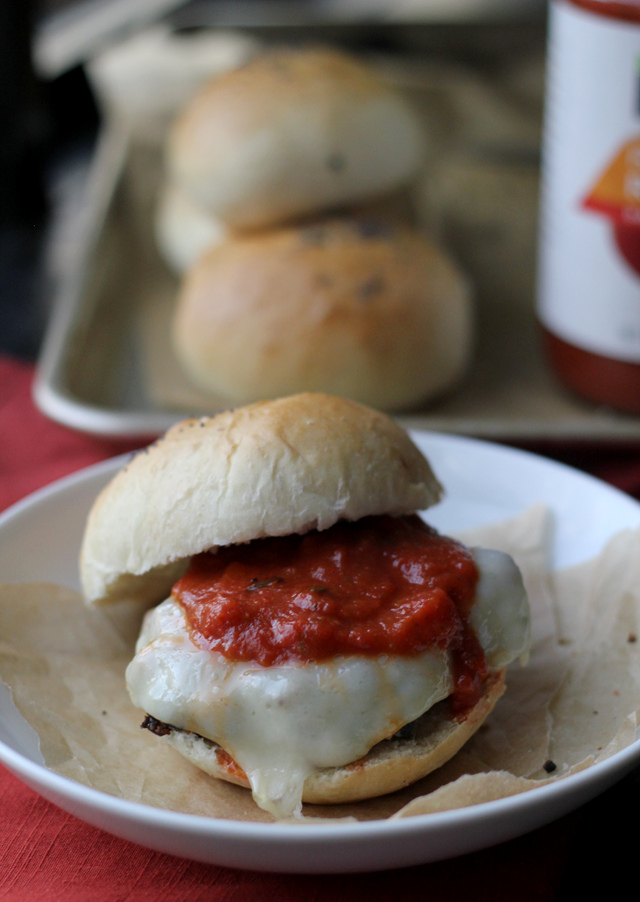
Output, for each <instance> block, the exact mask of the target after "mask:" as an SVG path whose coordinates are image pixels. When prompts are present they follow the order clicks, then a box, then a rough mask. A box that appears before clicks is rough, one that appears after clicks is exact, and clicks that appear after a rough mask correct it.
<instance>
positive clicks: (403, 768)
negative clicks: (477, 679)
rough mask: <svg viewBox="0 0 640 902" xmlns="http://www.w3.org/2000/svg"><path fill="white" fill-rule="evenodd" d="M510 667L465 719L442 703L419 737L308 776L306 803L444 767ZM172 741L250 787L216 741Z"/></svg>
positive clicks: (372, 793)
mask: <svg viewBox="0 0 640 902" xmlns="http://www.w3.org/2000/svg"><path fill="white" fill-rule="evenodd" d="M504 677H505V671H504V670H500V671H498V672H496V673H494V674H491V676H489V677H488V679H487V681H486V683H485V689H484V693H483V695H482V697H481V698H480V700H479V701H478V703H477V704H476V705H475V707H473V708H472V709H471V710H470V711H469V712H468V713H467V715H466V717H465V718H464V719H463V720H460V721H458V720H453V719H451V718H450V717H449V715H448V708H447V703H446V702H443V703H441V704H440V705H436V706H435V708H432V709H431V710H430V711H427V713H426V714H423V716H422V717H421V718H420V719H419V721H418V722H417V735H416V737H415V739H399V740H398V739H391V740H387V741H384V742H381V743H378V745H376V746H375V747H374V748H373V749H372V750H371V751H370V752H369V754H368V755H366V756H365V757H364V758H361V759H360V760H359V761H355V762H354V763H353V764H347V765H345V766H344V767H333V768H327V769H326V770H322V771H318V772H317V773H315V774H312V775H311V776H310V777H308V778H307V780H306V781H305V784H304V792H303V795H302V800H303V802H307V803H309V804H313V805H326V804H341V803H345V802H356V801H360V800H362V799H371V798H375V797H377V796H381V795H386V794H387V793H390V792H395V791H396V790H398V789H403V788H404V787H405V786H410V785H411V784H412V783H415V782H416V780H420V779H422V778H423V777H426V776H427V774H430V773H431V772H432V771H434V770H436V769H437V768H439V767H441V766H442V765H443V764H445V763H446V762H447V761H449V759H450V758H453V756H454V755H455V754H456V752H458V751H459V750H460V749H461V748H462V746H463V745H464V744H465V743H466V742H467V741H468V740H469V739H470V738H471V736H472V735H473V734H474V733H475V732H476V730H477V729H478V728H479V727H480V726H481V725H482V724H483V722H484V721H485V720H486V718H487V717H488V716H489V714H490V713H491V711H492V710H493V708H494V707H495V705H496V702H497V701H498V699H499V698H500V696H501V695H502V694H503V692H504V690H505V683H504ZM163 738H165V739H166V741H167V742H168V743H169V744H170V745H172V746H173V748H175V749H176V751H178V752H180V754H182V755H184V756H185V758H187V759H188V760H189V761H191V763H192V764H195V765H196V767H199V768H200V769H201V770H204V771H205V772H206V773H208V774H209V775H210V776H212V777H216V778H217V779H220V780H226V781H227V782H229V783H235V784H237V785H238V786H245V787H248V786H249V783H248V781H247V780H246V778H244V779H243V776H242V772H241V771H239V769H238V768H237V765H235V762H234V761H233V759H231V758H229V756H228V755H226V754H224V755H219V754H217V753H216V749H217V748H218V749H219V747H216V746H215V745H213V746H212V745H211V743H208V742H206V741H205V740H203V739H202V738H200V737H198V736H197V735H196V734H194V733H186V732H179V731H172V732H171V733H170V734H169V735H167V736H166V737H163Z"/></svg>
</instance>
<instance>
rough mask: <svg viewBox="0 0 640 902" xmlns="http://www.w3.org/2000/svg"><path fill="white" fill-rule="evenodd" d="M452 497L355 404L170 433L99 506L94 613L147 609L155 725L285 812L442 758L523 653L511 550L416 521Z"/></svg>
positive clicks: (390, 431) (416, 775)
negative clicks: (127, 604) (122, 606)
mask: <svg viewBox="0 0 640 902" xmlns="http://www.w3.org/2000/svg"><path fill="white" fill-rule="evenodd" d="M441 494H442V489H441V486H440V484H439V483H438V481H437V478H436V477H435V475H434V473H433V471H432V469H431V467H430V465H429V463H428V461H427V460H426V459H425V457H424V456H423V455H422V453H421V452H420V451H419V449H418V448H417V447H416V445H415V444H414V443H413V442H412V441H411V439H410V437H409V436H408V435H407V433H406V432H405V431H404V430H402V429H401V428H400V427H399V426H398V425H397V424H396V423H395V422H394V421H392V420H391V419H389V418H388V417H386V416H385V415H383V414H381V413H378V412H376V411H374V410H371V409H369V408H367V407H364V406H362V405H360V404H357V403H355V402H352V401H347V400H344V399H339V398H335V397H331V396H327V395H320V394H301V395H295V396H291V397H287V398H282V399H278V400H275V401H270V402H261V403H258V404H254V405H251V406H248V407H244V408H240V409H237V410H234V411H227V412H224V413H221V414H218V415H217V416H214V417H210V418H203V419H192V420H186V421H183V422H182V423H179V424H177V425H175V426H173V427H172V428H171V429H170V430H169V431H168V432H167V433H166V435H165V436H164V437H163V438H162V439H160V440H159V441H158V442H157V443H155V444H154V445H152V446H151V447H150V448H148V449H147V450H146V451H145V452H144V453H140V454H138V455H137V456H136V457H135V458H134V459H133V460H131V461H130V462H129V463H128V464H127V465H126V466H125V467H124V468H123V469H122V470H121V471H120V472H119V473H118V474H117V475H116V477H115V478H114V479H113V480H112V481H111V482H110V483H109V485H108V486H107V487H106V488H105V489H104V490H103V491H102V493H101V494H100V495H99V496H98V498H97V499H96V501H95V503H94V505H93V508H92V510H91V512H90V515H89V518H88V522H87V526H86V530H85V535H84V540H83V544H82V550H81V559H80V570H81V579H82V585H83V591H84V595H85V599H86V601H87V603H89V604H102V603H108V602H110V601H115V600H117V599H122V598H137V599H139V600H140V602H141V603H144V604H146V605H148V606H150V610H149V611H148V612H147V613H146V615H145V619H144V622H143V626H142V630H141V633H140V637H139V639H138V642H137V645H136V652H135V656H134V658H133V660H132V661H131V663H130V664H129V666H128V668H127V673H126V681H127V686H128V689H129V693H130V695H131V699H132V702H133V704H134V705H136V706H137V707H139V708H140V709H141V710H142V712H144V719H143V726H145V727H146V728H147V729H148V730H149V731H150V732H151V733H153V734H155V735H156V736H157V737H159V739H160V740H161V741H163V742H165V743H167V744H168V745H171V746H173V748H174V749H176V750H177V751H178V752H180V753H181V754H182V755H184V756H186V758H188V759H189V760H190V761H191V762H192V763H193V764H195V765H196V766H198V767H200V768H201V769H203V770H204V771H205V772H207V773H208V774H210V775H211V776H212V777H214V778H218V779H222V780H227V781H229V782H232V783H236V784H239V785H243V786H247V787H249V788H250V789H251V791H252V793H253V797H254V799H255V801H256V803H257V804H258V805H259V806H261V807H262V808H264V809H265V810H267V811H269V812H270V813H271V814H272V815H273V816H274V817H276V818H287V817H292V816H296V815H298V814H299V813H300V812H301V806H302V803H303V802H310V803H321V804H330V803H338V802H349V801H356V800H360V799H366V798H371V797H375V796H379V795H383V794H385V793H389V792H393V791H394V790H397V789H399V788H401V787H404V786H407V785H408V784H410V783H413V782H414V781H416V780H418V779H420V778H421V777H423V776H425V775H426V774H428V773H429V772H430V771H432V770H434V769H435V768H437V767H439V766H440V765H441V764H443V763H444V762H445V761H447V760H448V759H449V758H450V757H452V756H453V755H454V754H455V753H456V752H457V751H458V749H459V748H460V747H461V746H462V745H463V744H464V743H465V742H466V741H467V739H468V738H469V737H470V736H471V735H472V734H473V733H474V732H475V730H477V729H478V727H479V726H480V725H481V724H482V722H483V721H484V720H485V718H486V717H487V715H488V714H489V713H490V711H491V710H492V708H493V707H494V705H495V704H496V702H497V700H498V699H499V697H500V695H501V694H502V692H503V691H504V685H505V683H504V678H505V669H506V667H507V665H508V664H509V663H510V662H511V661H513V660H515V659H517V658H522V657H523V656H525V655H526V653H527V649H528V644H529V610H528V604H527V598H526V593H525V590H524V587H523V583H522V578H521V576H520V573H519V571H518V569H517V567H516V566H515V564H514V563H513V561H512V560H511V559H510V558H509V557H508V556H507V555H504V554H502V553H500V552H496V551H487V550H480V549H468V548H466V547H465V546H464V545H462V544H460V543H459V542H456V541H454V540H452V539H448V538H446V537H443V536H441V535H439V534H438V533H437V532H436V531H435V530H434V529H432V528H431V527H429V526H428V525H427V524H426V523H425V521H424V520H423V519H422V517H421V516H420V515H419V514H418V512H420V511H423V510H425V509H426V508H428V507H429V506H431V505H432V504H435V503H436V502H437V501H439V499H440V497H441ZM150 741H156V739H155V738H153V739H152V737H150Z"/></svg>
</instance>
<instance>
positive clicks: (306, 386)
mask: <svg viewBox="0 0 640 902" xmlns="http://www.w3.org/2000/svg"><path fill="white" fill-rule="evenodd" d="M472 338H473V316H472V306H471V299H470V291H469V286H468V284H467V281H466V280H465V279H464V278H463V276H462V275H461V273H460V272H459V271H458V269H457V268H456V266H455V265H454V264H453V263H452V262H451V260H449V258H448V257H446V256H445V254H444V253H443V252H442V251H441V250H440V249H439V248H437V247H436V246H435V245H434V244H432V243H431V242H430V241H429V240H428V239H427V238H426V237H424V236H423V235H421V234H420V233H418V232H417V231H414V230H413V229H411V228H410V227H408V226H405V225H403V224H401V223H399V222H392V221H389V220H381V219H370V218H366V217H365V218H351V219H346V218H342V219H329V220H324V221H322V222H316V223H313V224H310V223H307V224H306V225H303V226H299V227H293V226H292V227H288V228H284V229H280V230H274V231H271V232H268V233H261V234H256V235H250V236H249V235H248V236H244V237H236V238H234V239H232V240H229V241H228V242H226V243H225V244H224V245H222V246H220V247H218V248H215V249H213V250H211V251H209V252H207V253H205V254H204V255H203V256H202V257H200V258H199V260H198V261H197V263H196V265H195V266H194V267H193V268H192V269H191V270H190V271H189V273H188V274H187V277H186V279H185V281H184V283H183V285H182V288H181V291H180V294H179V297H178V302H177V305H176V310H175V317H174V323H173V345H174V350H175V353H176V356H177V358H178V360H179V361H180V363H181V364H182V366H183V368H184V370H185V373H186V374H187V375H188V376H189V377H190V378H191V380H192V381H193V382H194V383H195V384H197V385H198V386H199V387H201V388H203V389H205V390H207V391H209V392H211V393H213V394H215V395H217V396H219V397H222V398H225V399H227V400H228V401H229V402H230V403H234V404H245V403H250V402H252V401H255V400H259V399H263V398H275V397H280V396H282V395H287V394H293V393H295V392H299V391H323V392H327V393H329V394H335V395H341V396H344V397H349V398H353V399H354V400H357V401H360V402H362V403H363V404H369V405H371V406H372V407H378V408H381V409H385V410H400V409H406V408H409V407H412V406H415V405H417V404H419V403H421V402H424V401H427V400H430V399H432V398H434V397H435V396H438V395H440V394H442V393H444V392H445V391H446V390H448V389H449V388H450V387H451V386H452V385H454V384H455V383H456V382H457V381H458V379H459V378H460V377H461V376H462V374H463V373H464V371H465V369H466V366H467V363H468V360H469V357H470V353H471V346H472Z"/></svg>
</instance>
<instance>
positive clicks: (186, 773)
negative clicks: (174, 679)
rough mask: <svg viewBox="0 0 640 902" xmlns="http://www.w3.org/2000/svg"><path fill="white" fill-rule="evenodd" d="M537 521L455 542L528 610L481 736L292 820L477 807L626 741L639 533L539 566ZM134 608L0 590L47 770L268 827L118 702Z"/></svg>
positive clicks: (542, 528) (5, 633)
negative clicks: (413, 778)
mask: <svg viewBox="0 0 640 902" xmlns="http://www.w3.org/2000/svg"><path fill="white" fill-rule="evenodd" d="M551 528H552V524H551V523H550V520H549V516H548V514H547V512H546V511H545V510H544V509H542V508H539V507H538V508H533V509H531V510H529V511H527V512H525V513H524V514H523V515H522V516H520V517H518V518H516V519H515V520H512V521H510V522H508V523H503V524H501V525H499V526H494V527H490V528H487V529H484V530H479V531H476V532H475V533H474V534H473V535H465V536H464V539H465V541H469V542H470V543H472V544H482V545H485V546H487V547H494V548H502V549H504V550H506V551H508V552H510V553H511V554H513V556H514V557H515V559H516V561H517V562H518V564H519V566H520V568H521V570H522V572H523V575H524V578H525V583H526V585H527V589H528V592H529V595H530V599H531V605H532V615H533V643H532V649H531V655H530V659H529V662H528V664H527V666H526V667H522V666H521V664H520V663H518V662H516V663H515V664H514V665H512V666H511V667H510V669H509V674H508V677H507V691H506V693H505V695H504V696H503V698H502V699H501V700H500V701H499V703H498V705H497V707H496V709H495V711H494V712H493V714H492V715H491V716H490V718H489V719H488V721H487V722H486V723H485V725H484V726H483V727H482V728H481V729H480V731H479V732H478V733H477V734H476V735H475V736H474V737H473V738H472V739H471V741H470V742H469V743H467V745H466V746H465V747H464V748H463V750H462V751H461V752H459V753H458V755H457V756H456V757H455V758H454V759H452V760H451V761H450V762H449V763H448V764H446V765H445V766H444V767H442V768H440V770H438V771H437V772H436V773H434V774H431V775H430V776H428V777H426V778H425V779H424V780H421V781H420V782H419V783H416V784H414V786H412V787H409V788H407V789H406V790H403V791H401V792H398V793H394V794H392V795H389V796H386V797H384V798H381V799H375V800H371V801H367V802H360V803H357V804H350V805H339V806H305V808H304V815H305V816H306V817H312V818H331V819H336V820H338V819H340V818H347V817H348V818H356V819H358V820H371V819H375V818H385V817H390V816H395V817H404V816H410V815H413V814H418V813H424V812H429V811H441V810H444V809H449V808H458V807H463V806H465V805H470V804H477V803H479V802H482V801H486V800H490V799H495V798H501V797H504V796H507V795H512V794H515V793H519V792H525V791H529V790H532V789H533V790H535V787H537V786H539V785H540V784H541V783H545V782H547V781H549V780H557V779H562V778H563V777H564V776H566V775H567V774H569V773H573V772H575V771H577V770H580V769H583V768H585V767H589V766H590V765H591V764H593V763H594V762H595V761H597V760H600V759H601V758H603V757H606V756H608V755H610V754H613V753H614V752H616V751H617V750H618V749H620V748H623V747H625V746H626V745H629V744H630V743H631V742H633V740H634V739H635V735H636V712H637V711H638V709H640V648H639V646H640V643H639V642H638V641H637V639H638V637H640V623H639V616H640V554H638V550H639V549H640V531H625V532H622V533H620V534H618V535H617V536H615V537H614V538H613V539H612V540H611V541H610V542H609V543H608V545H607V546H606V548H605V549H604V550H603V551H602V553H601V554H600V555H599V556H598V557H597V558H596V559H594V560H593V561H590V562H588V563H586V564H583V565H580V566H578V567H575V568H572V569H570V570H567V571H564V572H561V573H556V574H549V573H548V569H547V560H548V554H547V550H548V544H549V536H550V530H551ZM141 616H142V612H141V611H140V610H139V608H137V607H136V606H134V605H132V604H129V603H122V604H121V605H119V606H118V607H116V608H109V609H100V610H89V609H87V608H85V606H84V605H83V603H82V600H81V599H80V597H79V596H78V595H77V594H76V593H74V592H72V591H70V590H68V589H64V588H61V587H58V586H53V585H43V584H37V585H34V584H31V585H14V586H0V637H1V638H0V675H1V676H2V679H3V680H4V682H5V683H6V684H7V685H8V686H9V687H10V689H11V692H12V695H13V699H14V702H15V704H16V705H17V707H18V709H19V710H20V712H21V713H22V715H23V716H24V718H25V719H26V720H27V722H28V723H29V724H30V725H31V726H32V727H33V728H34V729H35V730H36V732H37V734H38V736H39V737H40V744H41V751H42V755H43V757H44V760H45V762H46V764H47V766H48V767H50V768H51V769H52V770H55V771H57V772H58V773H60V774H63V775H65V776H67V777H70V778H72V779H74V780H77V781H78V782H80V783H83V784H85V785H87V786H90V787H93V788H95V789H99V790H102V791H104V792H107V793H110V794H112V795H116V796H120V797H122V798H125V799H129V800H131V801H136V802H143V803H146V804H149V805H154V806H157V807H160V808H167V809H171V810H174V811H182V812H186V813H192V814H200V815H210V816H215V817H220V818H232V819H235V820H252V821H270V820H271V817H270V815H268V814H267V813H265V812H263V811H261V810H260V809H259V808H258V807H257V806H256V805H255V804H254V803H253V801H252V798H251V794H250V793H249V792H248V791H247V790H244V789H241V788H239V787H236V786H232V785H230V784H227V783H222V782H220V781H217V780H212V779H210V778H209V777H207V776H206V775H205V774H203V773H202V772H200V771H199V770H197V769H196V768H195V767H193V766H192V765H191V764H189V763H188V762H187V761H186V760H185V759H183V758H182V757H181V756H180V755H178V753H176V752H175V751H174V750H173V749H171V748H170V747H168V746H166V745H165V743H163V742H162V741H161V740H159V739H158V737H156V736H153V735H152V734H151V733H149V732H148V731H147V730H141V729H140V722H141V720H142V712H140V711H138V710H136V709H135V708H134V707H133V706H132V705H131V702H130V701H129V698H128V695H127V691H126V688H125V684H124V671H125V668H126V665H127V663H128V662H129V660H130V658H131V657H132V654H133V646H134V642H135V637H136V634H137V629H138V625H139V622H140V620H141ZM545 765H546V768H545ZM551 767H553V768H554V769H553V770H552V771H551V772H549V768H551ZM301 823H304V821H302V822H301Z"/></svg>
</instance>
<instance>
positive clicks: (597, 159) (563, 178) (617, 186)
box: [537, 0, 640, 414]
mask: <svg viewBox="0 0 640 902" xmlns="http://www.w3.org/2000/svg"><path fill="white" fill-rule="evenodd" d="M547 65H548V69H547V82H548V84H547V101H546V113H545V134H544V142H543V183H542V206H541V231H540V254H539V274H538V302H537V305H538V316H539V319H540V321H541V324H542V327H543V336H544V343H545V347H546V351H547V354H548V357H549V359H550V361H551V364H552V366H553V368H554V370H555V371H556V373H557V375H558V376H559V377H560V379H561V380H562V381H563V382H564V383H565V385H566V386H568V387H569V388H570V389H572V390H573V391H574V392H576V393H578V394H579V395H581V396H582V397H584V398H586V399H588V400H589V401H592V402H594V403H597V404H604V405H608V406H611V407H614V408H617V409H619V410H624V411H627V412H632V413H636V414H640V0H636V2H633V0H622V2H618V0H553V2H552V3H551V8H550V23H549V51H548V64H547Z"/></svg>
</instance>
